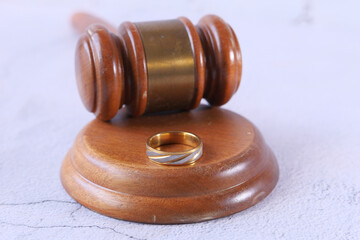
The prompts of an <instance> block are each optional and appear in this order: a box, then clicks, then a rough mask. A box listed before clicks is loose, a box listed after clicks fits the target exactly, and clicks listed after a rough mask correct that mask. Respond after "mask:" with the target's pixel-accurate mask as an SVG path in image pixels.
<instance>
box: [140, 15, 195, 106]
mask: <svg viewBox="0 0 360 240" xmlns="http://www.w3.org/2000/svg"><path fill="white" fill-rule="evenodd" d="M135 25H136V27H137V29H138V31H139V33H140V36H141V39H142V43H143V45H144V51H145V56H146V65H147V75H148V91H147V94H148V95H147V104H146V110H145V112H146V113H149V112H161V111H169V110H174V109H190V108H191V103H192V101H193V98H194V89H195V88H196V85H195V84H196V83H195V74H194V71H195V66H194V57H193V55H194V53H193V50H192V44H191V42H190V38H189V35H188V33H187V31H186V28H185V26H184V24H183V23H182V22H181V21H180V20H178V19H176V20H168V21H155V22H143V23H135Z"/></svg>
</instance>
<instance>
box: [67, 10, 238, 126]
mask: <svg viewBox="0 0 360 240" xmlns="http://www.w3.org/2000/svg"><path fill="white" fill-rule="evenodd" d="M90 18H91V17H89V16H86V15H84V14H82V15H81V14H80V15H76V16H75V18H73V23H74V25H75V27H77V29H78V30H82V29H83V28H84V26H85V25H87V23H92V22H95V21H96V20H95V19H91V20H89V19H90ZM97 22H100V23H101V22H102V21H101V20H98V21H97ZM105 25H107V24H104V25H99V24H97V25H91V26H90V27H89V28H88V29H87V31H86V32H84V33H83V34H82V35H81V37H80V39H79V41H78V44H77V47H76V75H77V85H78V89H79V93H80V96H81V99H82V101H83V103H84V105H85V107H86V108H87V110H89V111H90V112H93V113H94V114H95V115H96V117H97V118H98V119H101V120H110V119H112V118H113V117H114V116H115V115H116V113H117V111H118V110H119V109H120V108H122V106H123V105H124V104H125V105H126V106H127V108H128V110H129V112H130V114H131V115H132V116H140V115H142V114H144V113H152V112H161V111H172V110H187V109H194V108H196V107H197V106H198V105H199V104H200V101H201V99H202V98H205V99H206V100H207V101H208V102H209V103H210V104H211V105H213V106H220V105H223V104H225V103H226V102H227V101H229V99H230V98H231V97H232V95H233V94H234V93H235V92H236V91H237V89H238V87H239V84H240V79H241V71H242V60H241V52H240V46H239V43H238V40H237V38H236V35H235V33H234V31H233V30H232V28H231V27H230V26H229V25H228V24H227V23H226V22H224V20H222V19H221V18H220V17H218V16H214V15H208V16H205V17H203V18H201V19H200V21H199V23H198V24H197V25H196V26H194V25H193V24H192V23H191V22H190V20H189V19H187V18H185V17H180V18H178V19H174V20H166V21H154V22H141V23H131V22H124V23H122V24H121V25H120V27H119V28H118V31H117V34H116V33H115V32H116V30H114V28H113V27H112V26H109V25H108V27H106V26H105Z"/></svg>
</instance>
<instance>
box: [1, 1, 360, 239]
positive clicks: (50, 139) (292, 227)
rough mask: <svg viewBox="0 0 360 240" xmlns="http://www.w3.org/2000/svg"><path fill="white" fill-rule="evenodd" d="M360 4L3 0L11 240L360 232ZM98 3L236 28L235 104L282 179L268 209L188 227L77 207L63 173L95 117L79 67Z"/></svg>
mask: <svg viewBox="0 0 360 240" xmlns="http://www.w3.org/2000/svg"><path fill="white" fill-rule="evenodd" d="M359 9H360V5H359V4H358V1H347V0H343V1H334V0H330V1H325V0H319V1H317V0H314V1H299V0H295V1H286V0H282V1H277V0H276V1H265V0H264V1H209V0H207V1H205V0H203V1H195V0H187V1H182V0H178V1H166V0H164V1H143V2H140V1H100V0H92V1H70V0H68V1H58V2H55V1H1V2H0V239H115V238H117V239H359V238H360V228H359V226H360V215H359V213H360V96H359V95H360V15H359ZM76 10H88V11H90V12H92V13H95V14H98V15H100V16H104V17H106V18H107V19H108V20H109V21H111V22H113V23H114V24H116V25H117V24H119V23H121V22H122V21H125V20H130V21H146V20H158V19H169V18H175V17H178V16H181V15H185V16H187V17H189V18H190V19H191V20H192V21H194V22H197V21H198V19H199V18H200V17H201V16H203V15H205V14H207V13H215V14H218V15H220V16H222V17H223V18H224V19H225V20H226V21H227V22H229V23H230V24H231V25H232V26H233V28H234V30H235V32H236V33H237V36H238V38H239V41H240V44H241V48H242V53H243V63H244V71H243V78H242V83H241V86H240V88H239V91H238V93H237V94H236V95H235V96H234V97H233V98H232V99H231V101H230V102H229V103H228V104H227V105H225V106H224V108H227V109H230V110H233V111H235V112H237V113H240V114H242V115H244V116H245V117H247V118H248V119H250V120H251V121H252V122H254V123H255V124H256V125H257V126H258V128H259V129H260V130H261V132H262V133H263V135H264V137H265V139H266V140H267V142H268V143H269V145H270V146H271V148H272V149H273V151H274V152H275V154H276V156H277V158H278V161H279V164H280V179H279V183H278V186H277V187H276V189H275V190H274V191H273V193H272V194H271V195H270V196H269V197H268V198H266V199H265V200H264V201H262V202H261V203H259V204H258V205H256V206H254V207H252V208H251V209H248V210H246V211H244V212H241V213H238V214H235V215H233V216H230V217H227V218H223V219H219V220H214V221H209V222H204V223H199V224H189V225H171V226H163V225H160V226H153V225H144V224H136V223H130V222H125V221H120V220H115V219H111V218H108V217H105V216H102V215H99V214H97V213H94V212H92V211H90V210H88V209H86V208H84V207H81V206H80V205H79V204H77V203H75V202H74V201H73V200H72V199H71V198H70V197H69V196H68V195H67V194H66V192H65V191H64V190H63V188H62V186H61V183H60V180H59V169H60V166H61V162H62V159H63V157H64V155H65V153H66V152H67V151H68V149H69V148H70V146H71V145H72V142H73V140H74V138H75V136H76V134H77V133H78V131H79V130H80V129H81V128H82V127H83V126H84V125H85V124H86V123H87V122H89V121H90V120H92V119H93V116H92V115H91V114H90V113H88V112H86V111H85V109H84V107H83V106H82V104H81V102H80V98H79V97H78V93H77V89H76V85H75V77H74V48H75V43H76V40H77V35H76V34H75V33H74V32H73V31H72V29H71V26H70V24H69V21H68V20H69V18H70V16H71V14H72V13H73V12H74V11H76Z"/></svg>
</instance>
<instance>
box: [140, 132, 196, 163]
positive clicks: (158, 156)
mask: <svg viewBox="0 0 360 240" xmlns="http://www.w3.org/2000/svg"><path fill="white" fill-rule="evenodd" d="M169 144H183V145H187V146H190V147H192V148H191V149H190V150H187V151H181V152H166V151H161V150H158V149H157V148H159V147H161V146H164V145H169ZM202 153H203V144H202V142H201V139H200V138H199V137H198V136H196V135H195V134H192V133H189V132H183V131H169V132H161V133H157V134H155V135H153V136H151V137H150V138H149V139H148V140H147V142H146V154H147V156H148V158H149V159H150V160H152V161H154V162H156V163H158V164H162V165H172V166H173V165H175V166H176V165H177V166H181V165H187V164H192V163H194V162H195V161H196V160H198V159H199V158H200V157H201V155H202Z"/></svg>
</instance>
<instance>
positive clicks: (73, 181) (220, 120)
mask: <svg viewBox="0 0 360 240" xmlns="http://www.w3.org/2000/svg"><path fill="white" fill-rule="evenodd" d="M169 130H181V131H188V132H191V133H195V134H196V135H198V136H199V137H200V138H201V139H202V141H203V144H204V148H203V150H204V153H203V156H202V157H201V158H200V159H199V160H198V161H197V162H196V163H195V164H193V165H187V166H163V165H158V164H156V163H153V162H151V161H150V160H149V159H148V158H147V156H146V148H145V142H146V140H147V138H148V137H150V136H151V135H153V134H155V133H157V132H162V131H169ZM278 176H279V169H278V165H277V161H276V158H275V156H274V154H273V153H272V151H271V150H270V149H269V147H268V146H267V145H266V143H265V142H264V139H263V138H262V136H261V134H260V132H259V131H258V130H257V128H256V127H255V126H254V125H253V124H252V123H251V122H249V121H248V120H247V119H245V118H244V117H242V116H240V115H238V114H236V113H234V112H231V111H228V110H224V109H221V108H209V107H204V106H201V107H200V108H198V109H196V110H193V111H190V112H179V113H173V114H162V115H152V116H142V117H138V118H129V117H128V116H127V114H126V113H125V112H123V111H120V113H119V114H118V115H117V117H116V118H115V119H113V120H112V121H110V122H102V121H99V120H93V121H92V122H90V123H89V124H88V125H87V126H85V128H84V129H83V130H82V131H81V132H80V133H79V134H78V136H77V138H76V140H75V142H74V145H73V147H72V148H71V149H70V151H69V152H68V154H67V155H66V157H65V160H64V162H63V165H62V169H61V180H62V184H63V186H64V188H65V189H66V191H67V192H68V193H69V194H70V195H71V196H72V197H73V198H74V199H75V200H76V201H78V202H79V203H81V204H82V205H84V206H85V207H87V208H90V209H91V210H94V211H96V212H99V213H101V214H104V215H107V216H110V217H114V218H119V219H123V220H129V221H135V222H143V223H155V224H174V223H192V222H200V221H205V220H210V219H215V218H219V217H224V216H228V215H230V214H233V213H236V212H239V211H242V210H244V209H247V208H249V207H251V206H253V205H254V204H256V203H258V202H259V201H261V200H262V199H264V198H265V197H266V196H267V195H268V194H269V193H270V192H271V191H272V189H273V188H274V187H275V185H276V183H277V181H278Z"/></svg>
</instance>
